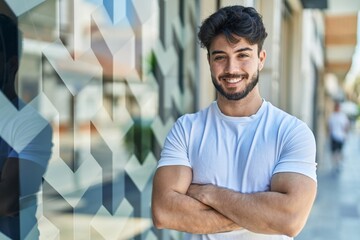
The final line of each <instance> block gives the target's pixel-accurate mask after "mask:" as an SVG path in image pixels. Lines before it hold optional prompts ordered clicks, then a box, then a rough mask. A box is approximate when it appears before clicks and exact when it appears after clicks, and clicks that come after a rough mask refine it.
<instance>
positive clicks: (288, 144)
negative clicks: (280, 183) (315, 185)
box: [273, 120, 317, 181]
mask: <svg viewBox="0 0 360 240" xmlns="http://www.w3.org/2000/svg"><path fill="white" fill-rule="evenodd" d="M297 122H299V120H298V121H297ZM288 129H290V132H289V133H288V134H287V135H286V136H285V137H284V143H283V147H282V149H281V153H280V159H279V162H278V163H277V164H276V166H275V170H274V172H273V173H274V174H275V173H280V172H295V173H300V174H303V175H306V176H308V177H310V178H312V179H313V180H314V181H317V177H316V165H317V164H316V161H315V159H316V142H315V138H314V135H313V133H312V131H311V130H310V129H309V128H308V126H307V125H306V124H305V123H303V122H300V124H297V125H296V126H295V127H291V128H288Z"/></svg>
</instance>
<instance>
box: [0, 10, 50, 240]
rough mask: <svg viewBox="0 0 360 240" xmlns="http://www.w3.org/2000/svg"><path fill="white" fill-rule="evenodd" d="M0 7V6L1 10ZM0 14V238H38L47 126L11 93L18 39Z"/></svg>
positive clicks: (47, 150)
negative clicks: (38, 194)
mask: <svg viewBox="0 0 360 240" xmlns="http://www.w3.org/2000/svg"><path fill="white" fill-rule="evenodd" d="M1 10H3V9H1ZM19 34H20V32H19V31H18V28H17V24H16V21H14V20H13V19H11V18H10V17H9V16H7V15H5V14H3V13H2V12H1V13H0V88H1V89H0V239H3V237H4V235H5V236H6V237H7V238H10V239H38V238H39V231H38V229H37V227H36V225H37V224H36V223H37V221H36V217H35V214H36V193H37V192H38V191H39V188H40V185H41V182H42V176H43V174H44V173H45V171H46V167H47V165H48V161H49V158H50V155H51V147H52V141H51V140H52V129H51V127H50V125H49V123H48V122H47V121H46V120H45V119H44V118H42V117H41V116H40V115H39V114H38V112H37V111H36V110H35V109H33V108H32V107H31V106H28V105H26V104H25V103H24V102H23V101H22V100H21V99H19V97H18V96H17V94H16V91H15V80H16V75H17V71H18V67H19V56H20V52H21V44H20V42H21V40H20V39H21V37H20V36H19Z"/></svg>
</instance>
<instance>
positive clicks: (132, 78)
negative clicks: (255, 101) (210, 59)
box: [0, 0, 199, 239]
mask: <svg viewBox="0 0 360 240" xmlns="http://www.w3.org/2000/svg"><path fill="white" fill-rule="evenodd" d="M198 8H199V4H198V1H194V0H186V1H167V0H158V1H157V0H127V1H117V0H106V1H102V0H61V1H60V0H47V1H44V0H27V1H26V4H24V1H23V0H6V1H4V0H0V10H1V13H2V14H6V15H8V16H11V18H12V19H13V21H14V22H15V23H16V24H17V26H18V28H19V29H20V30H21V32H22V35H21V39H22V44H21V48H20V50H21V51H20V54H19V67H18V71H17V75H16V77H17V80H15V74H13V75H12V77H13V78H12V82H16V84H15V85H14V84H13V85H14V86H13V88H16V92H17V96H18V97H16V99H21V102H22V105H21V107H18V108H15V107H14V106H15V105H14V103H11V100H12V99H11V98H10V97H9V96H8V95H7V94H6V93H7V91H5V90H4V89H2V93H3V94H0V101H1V105H0V106H1V108H2V109H5V110H6V111H5V110H4V111H2V112H1V113H0V114H1V119H4V120H3V121H0V134H1V135H0V136H1V138H0V147H1V148H0V150H1V156H0V172H1V174H3V173H4V172H5V170H4V169H6V168H4V163H5V162H6V161H9V160H13V159H20V161H17V162H19V163H20V164H19V166H20V167H19V172H18V174H20V186H21V188H20V193H18V196H19V195H20V201H19V202H20V212H19V213H14V214H13V217H12V218H13V219H15V220H14V221H12V222H10V221H9V220H8V218H6V217H4V216H3V215H2V214H3V213H2V212H1V215H0V239H3V238H4V239H6V236H7V237H9V238H16V236H15V235H11V233H10V232H9V231H6V227H9V224H10V228H11V229H13V230H14V229H16V228H15V227H14V226H17V228H18V230H15V232H18V233H19V229H20V228H19V226H21V231H20V236H18V237H20V238H21V239H24V238H26V237H27V238H28V239H38V238H39V236H40V239H59V238H60V239H179V238H180V236H181V234H180V233H178V232H175V231H160V230H157V229H155V228H154V227H153V225H152V221H151V213H150V203H151V202H150V200H151V191H152V177H153V174H154V171H155V169H156V163H157V160H158V159H159V154H160V150H161V147H162V145H163V142H164V140H165V137H166V134H167V132H168V131H169V129H170V127H171V126H172V124H173V123H174V121H175V120H176V119H177V118H178V117H179V116H180V115H182V114H183V113H185V112H193V111H194V110H195V109H196V107H197V102H198V100H197V97H196V92H197V86H198V79H199V76H198V72H197V69H198V64H199V63H198V59H197V55H198V54H197V51H198V50H197V49H198V46H197V43H196V31H197V26H198V25H199V20H198V18H197V15H198V14H197V12H198V10H199V9H198ZM2 32H3V31H2ZM3 35H4V34H2V35H0V36H1V37H2V38H3ZM8 48H9V46H7V44H6V42H3V43H2V44H1V48H0V53H1V55H3V56H5V54H3V52H4V51H3V50H4V49H8ZM1 61H2V62H1V65H3V66H7V65H6V64H3V62H6V63H7V62H9V61H8V59H6V58H2V60H1ZM15 65H16V64H15ZM12 66H13V65H12ZM0 70H1V71H0V73H1V72H3V74H9V73H10V72H9V71H3V70H2V69H0ZM16 70H17V68H16ZM16 70H15V72H16ZM15 72H14V73H15ZM9 99H10V100H9ZM24 109H25V110H26V111H23V110H24ZM14 119H15V120H17V121H15V120H14ZM10 123H11V126H10ZM4 129H7V130H6V131H5V130H4ZM15 133H16V134H15ZM11 134H13V135H11ZM14 134H15V135H14ZM8 136H11V137H13V138H12V139H10V137H8ZM5 143H6V149H3V146H5V145H4V144H5ZM19 143H21V144H22V145H21V146H20V147H19V146H17V145H18V144H19ZM4 148H5V147H4ZM9 149H10V150H11V151H10V152H11V153H12V154H13V155H9ZM24 149H25V150H29V151H28V152H26V151H25V150H24ZM5 150H6V151H5ZM50 153H51V154H50ZM33 165H34V167H33ZM36 180H37V181H36ZM30 183H31V184H32V185H33V186H32V185H31V186H30V187H29V184H30ZM0 194H1V193H0ZM1 198H3V196H2V195H1ZM1 205H2V206H5V205H3V202H1V204H0V206H1ZM1 208H2V207H1ZM18 208H19V207H18ZM15 212H16V211H15ZM34 217H36V219H35V218H34ZM6 224H8V225H6ZM5 225H6V226H5Z"/></svg>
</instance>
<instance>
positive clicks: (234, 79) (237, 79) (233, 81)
mask: <svg viewBox="0 0 360 240" xmlns="http://www.w3.org/2000/svg"><path fill="white" fill-rule="evenodd" d="M242 79H243V78H224V80H225V81H226V82H228V83H237V82H240V81H241V80H242Z"/></svg>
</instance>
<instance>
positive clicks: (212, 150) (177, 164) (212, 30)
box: [152, 6, 317, 240]
mask: <svg viewBox="0 0 360 240" xmlns="http://www.w3.org/2000/svg"><path fill="white" fill-rule="evenodd" d="M266 36H267V33H266V31H265V28H264V26H263V23H262V20H261V16H260V15H259V14H258V13H257V12H256V10H255V9H253V8H251V7H242V6H231V7H225V8H222V9H220V10H218V11H217V12H216V13H214V14H213V15H211V16H210V17H209V18H208V19H206V20H205V21H204V22H203V24H202V26H201V28H200V31H199V34H198V37H199V39H200V42H201V44H202V46H203V47H205V48H206V49H207V52H208V62H209V66H210V72H211V77H212V82H213V84H214V86H215V88H216V90H217V100H216V101H215V102H213V103H212V104H211V105H210V106H209V107H208V108H206V109H204V110H202V111H200V112H197V113H195V114H187V115H184V116H183V117H181V118H179V119H178V120H177V122H176V123H175V125H174V126H173V128H172V129H171V131H170V133H169V134H168V136H167V139H166V141H165V145H164V148H163V151H162V153H161V159H160V161H159V163H158V169H157V171H156V173H155V176H154V180H153V196H152V214H153V221H154V225H155V226H156V227H157V228H168V229H175V230H178V231H183V232H187V233H186V234H185V239H247V240H248V239H292V237H293V236H295V235H297V234H298V233H299V231H300V230H301V229H302V228H303V226H304V224H305V222H306V219H307V217H308V215H309V212H310V209H311V207H312V204H313V201H314V198H315V195H316V186H317V184H316V163H315V140H314V136H313V134H312V132H311V131H310V130H309V128H308V127H307V126H306V124H305V123H303V122H301V121H300V120H298V119H296V118H295V117H292V116H290V115H289V114H287V113H285V112H283V111H281V110H280V109H278V108H276V107H274V106H273V105H271V104H270V103H269V102H267V101H265V100H264V99H263V98H262V97H261V95H260V93H259V87H258V84H257V83H258V78H259V72H260V71H261V70H262V68H263V65H264V62H265V59H266V52H265V51H264V50H263V49H262V45H263V42H264V40H265V38H266Z"/></svg>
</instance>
